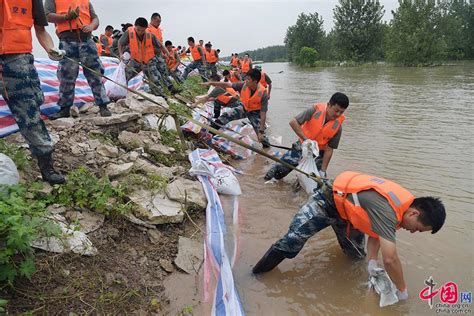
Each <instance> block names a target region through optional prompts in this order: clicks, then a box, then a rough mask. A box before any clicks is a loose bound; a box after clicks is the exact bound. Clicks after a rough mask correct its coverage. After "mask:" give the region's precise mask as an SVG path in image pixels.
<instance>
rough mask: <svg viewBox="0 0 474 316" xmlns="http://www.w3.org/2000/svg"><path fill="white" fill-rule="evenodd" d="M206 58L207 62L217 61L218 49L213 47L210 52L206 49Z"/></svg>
mask: <svg viewBox="0 0 474 316" xmlns="http://www.w3.org/2000/svg"><path fill="white" fill-rule="evenodd" d="M206 60H207V62H209V63H216V62H217V60H218V58H217V54H216V50H215V49H211V51H210V52H208V51H207V50H206Z"/></svg>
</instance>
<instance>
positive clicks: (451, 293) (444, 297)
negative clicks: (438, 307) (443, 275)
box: [419, 276, 459, 309]
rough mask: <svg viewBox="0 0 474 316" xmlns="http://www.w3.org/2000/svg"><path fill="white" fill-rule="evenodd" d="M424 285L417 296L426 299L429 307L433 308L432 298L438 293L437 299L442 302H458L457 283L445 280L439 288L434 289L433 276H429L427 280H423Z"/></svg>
mask: <svg viewBox="0 0 474 316" xmlns="http://www.w3.org/2000/svg"><path fill="white" fill-rule="evenodd" d="M425 285H426V287H425V288H423V289H422V290H421V291H420V294H419V297H420V299H421V300H423V301H428V305H429V306H430V308H431V309H432V308H433V298H434V297H435V296H436V295H438V294H439V299H440V300H441V302H443V303H447V304H456V303H457V302H458V297H459V295H458V285H457V284H456V283H455V282H452V281H450V282H447V283H446V284H444V285H443V286H442V287H441V288H438V289H436V290H435V289H434V288H435V286H436V283H435V282H434V280H433V277H431V276H430V278H429V279H428V280H425Z"/></svg>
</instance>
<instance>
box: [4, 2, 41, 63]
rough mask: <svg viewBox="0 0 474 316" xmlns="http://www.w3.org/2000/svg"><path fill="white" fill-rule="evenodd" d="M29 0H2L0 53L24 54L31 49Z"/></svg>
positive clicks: (31, 6) (31, 7) (31, 17)
mask: <svg viewBox="0 0 474 316" xmlns="http://www.w3.org/2000/svg"><path fill="white" fill-rule="evenodd" d="M32 10H33V4H32V1H31V0H2V2H1V3H0V12H1V14H2V16H3V21H1V25H0V55H3V54H25V53H31V51H32V50H33V44H32V43H33V42H32V37H31V27H32V26H33V13H32Z"/></svg>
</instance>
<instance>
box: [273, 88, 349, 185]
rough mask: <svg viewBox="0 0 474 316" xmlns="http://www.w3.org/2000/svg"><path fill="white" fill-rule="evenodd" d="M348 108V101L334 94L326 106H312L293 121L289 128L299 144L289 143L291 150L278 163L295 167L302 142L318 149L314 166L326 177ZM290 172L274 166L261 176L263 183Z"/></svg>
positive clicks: (279, 165)
mask: <svg viewBox="0 0 474 316" xmlns="http://www.w3.org/2000/svg"><path fill="white" fill-rule="evenodd" d="M348 106H349V98H348V97H347V96H346V95H345V94H344V93H341V92H336V93H335V94H333V95H332V97H331V99H330V100H329V102H328V103H327V104H326V103H316V104H315V105H313V106H312V107H311V108H309V109H308V110H306V111H305V112H303V113H300V114H298V115H297V116H296V117H295V118H293V119H292V120H291V121H290V126H291V128H292V129H293V131H294V132H295V134H296V136H298V138H299V140H298V141H296V142H295V143H293V145H292V147H291V150H289V151H287V152H286V153H285V154H284V155H283V157H282V158H281V160H283V161H285V162H287V163H289V164H290V165H293V166H295V167H296V166H298V164H299V163H300V161H301V158H302V149H301V146H302V144H303V143H304V142H305V141H306V140H308V141H315V142H317V143H318V148H319V156H318V158H317V159H316V165H317V167H318V169H319V170H320V175H321V177H326V175H327V173H326V170H327V168H328V166H329V162H330V161H331V157H332V154H333V150H334V149H337V147H338V146H339V140H340V139H341V134H342V123H343V122H344V120H345V116H344V115H343V113H344V111H345V110H346V109H347V107H348ZM290 172H291V169H290V168H288V167H286V166H284V165H282V164H274V165H273V166H272V167H271V168H270V169H269V170H268V171H267V173H266V174H265V180H270V179H272V178H275V179H282V178H284V177H286V176H287V175H288V174H289V173H290Z"/></svg>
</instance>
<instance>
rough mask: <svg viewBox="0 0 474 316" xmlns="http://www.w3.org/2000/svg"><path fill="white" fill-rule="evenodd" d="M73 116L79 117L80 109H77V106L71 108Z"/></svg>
mask: <svg viewBox="0 0 474 316" xmlns="http://www.w3.org/2000/svg"><path fill="white" fill-rule="evenodd" d="M70 111H71V116H72V117H79V109H78V108H77V106H75V105H73V106H71V110H70Z"/></svg>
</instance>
